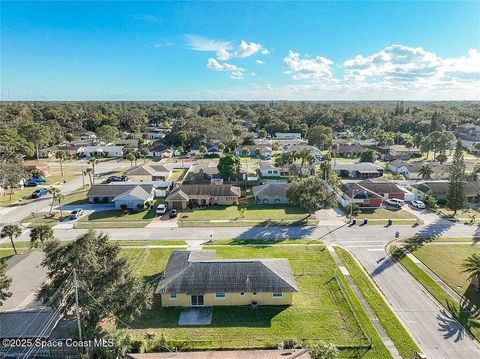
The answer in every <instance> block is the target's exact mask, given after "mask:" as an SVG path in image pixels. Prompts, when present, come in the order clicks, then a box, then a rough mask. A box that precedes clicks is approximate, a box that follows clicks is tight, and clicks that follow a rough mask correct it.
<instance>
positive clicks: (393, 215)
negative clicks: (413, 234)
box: [353, 208, 416, 221]
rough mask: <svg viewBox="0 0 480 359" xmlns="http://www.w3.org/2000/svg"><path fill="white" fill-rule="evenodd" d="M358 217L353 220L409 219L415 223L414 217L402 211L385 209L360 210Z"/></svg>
mask: <svg viewBox="0 0 480 359" xmlns="http://www.w3.org/2000/svg"><path fill="white" fill-rule="evenodd" d="M359 212H360V213H359V214H358V216H354V217H353V218H356V219H357V220H358V219H363V218H367V219H409V220H413V221H415V219H416V217H415V216H414V215H413V214H412V213H410V212H407V211H404V210H402V209H386V208H372V209H370V208H362V209H360V211H359Z"/></svg>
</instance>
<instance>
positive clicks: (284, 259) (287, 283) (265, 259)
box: [260, 258, 298, 291]
mask: <svg viewBox="0 0 480 359" xmlns="http://www.w3.org/2000/svg"><path fill="white" fill-rule="evenodd" d="M268 260H270V261H273V260H282V261H287V263H288V259H287V258H264V259H262V260H260V263H262V264H263V265H264V266H265V267H266V268H268V270H269V271H270V272H272V273H273V274H275V275H276V276H277V277H278V278H280V279H281V280H282V281H283V282H284V283H285V284H286V285H288V286H289V287H290V288H293V289H295V290H297V291H298V287H296V286H293V285H292V284H291V283H289V282H287V281H286V280H285V279H284V278H283V277H282V276H281V275H280V274H278V273H277V272H275V271H274V270H273V269H272V268H270V267H269V266H267V265H265V263H264V262H265V261H268Z"/></svg>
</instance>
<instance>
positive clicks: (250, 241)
mask: <svg viewBox="0 0 480 359" xmlns="http://www.w3.org/2000/svg"><path fill="white" fill-rule="evenodd" d="M322 243H323V241H321V240H319V239H217V240H213V241H208V242H207V243H205V245H207V246H215V245H222V246H239V245H240V246H243V245H258V244H261V245H273V244H322Z"/></svg>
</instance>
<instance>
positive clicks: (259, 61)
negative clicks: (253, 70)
mask: <svg viewBox="0 0 480 359" xmlns="http://www.w3.org/2000/svg"><path fill="white" fill-rule="evenodd" d="M255 62H256V63H257V64H259V65H264V64H265V61H262V60H255Z"/></svg>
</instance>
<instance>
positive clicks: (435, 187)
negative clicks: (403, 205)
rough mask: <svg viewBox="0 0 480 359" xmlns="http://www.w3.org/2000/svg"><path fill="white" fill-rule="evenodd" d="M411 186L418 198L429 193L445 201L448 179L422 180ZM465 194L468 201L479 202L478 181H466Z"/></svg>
mask: <svg viewBox="0 0 480 359" xmlns="http://www.w3.org/2000/svg"><path fill="white" fill-rule="evenodd" d="M411 188H412V192H413V193H415V195H416V196H417V198H418V199H421V200H423V199H424V198H425V196H426V195H430V196H432V197H434V198H435V199H436V200H437V201H438V202H440V203H445V202H446V201H447V194H448V181H424V182H421V183H416V184H413V185H411ZM466 194H467V200H468V201H469V202H476V203H479V201H480V182H466Z"/></svg>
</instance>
